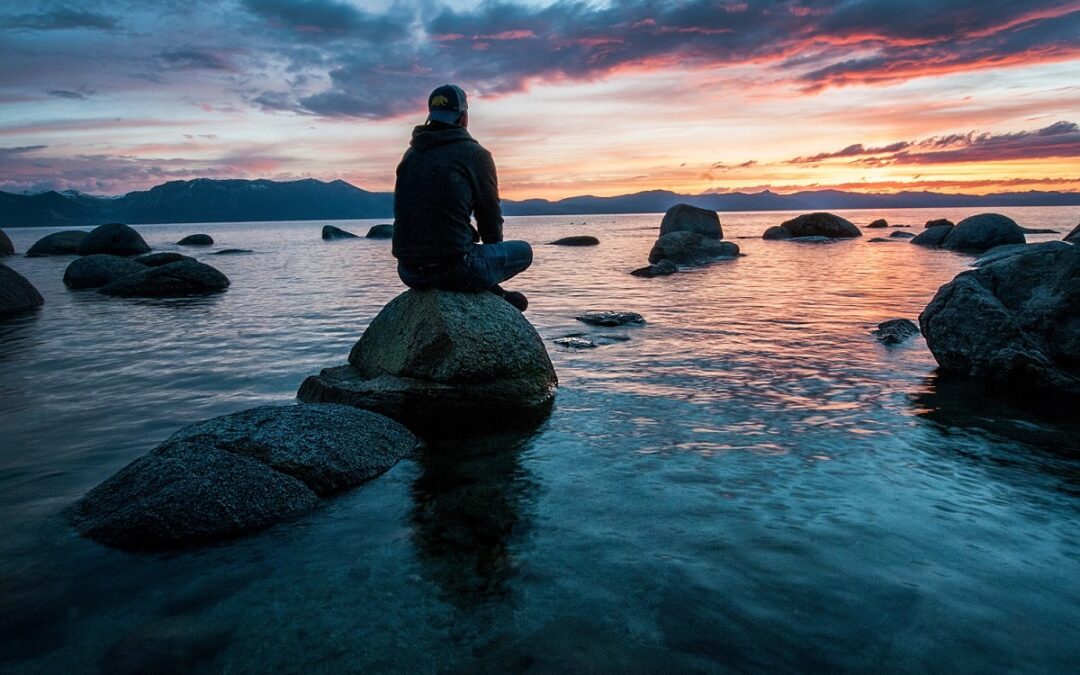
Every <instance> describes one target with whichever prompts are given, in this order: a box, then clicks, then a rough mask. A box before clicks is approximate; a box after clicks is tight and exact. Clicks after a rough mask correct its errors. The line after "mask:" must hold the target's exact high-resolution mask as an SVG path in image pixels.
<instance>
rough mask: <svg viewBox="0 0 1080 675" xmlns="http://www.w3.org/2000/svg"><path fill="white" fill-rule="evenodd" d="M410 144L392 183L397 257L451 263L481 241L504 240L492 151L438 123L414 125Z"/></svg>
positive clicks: (415, 262) (421, 262) (456, 128)
mask: <svg viewBox="0 0 1080 675" xmlns="http://www.w3.org/2000/svg"><path fill="white" fill-rule="evenodd" d="M409 145H410V147H409V149H408V150H406V151H405V156H404V157H403V158H402V159H401V164H399V165H398V168H397V184H396V185H395V186H394V248H393V252H394V257H396V258H397V259H398V260H400V261H401V262H402V263H404V264H406V265H414V266H415V265H427V264H432V263H439V262H447V263H451V262H454V261H458V260H461V259H462V257H464V255H465V252H466V251H468V250H469V248H471V246H472V245H473V244H474V243H476V242H477V241H480V240H483V242H484V243H485V244H494V243H496V242H500V241H502V224H503V218H502V209H501V208H500V207H499V184H498V179H497V178H496V176H495V162H494V161H493V160H492V158H491V153H490V152H488V151H487V150H485V149H484V148H483V147H482V146H481V145H480V144H479V143H477V142H476V139H474V138H473V137H472V136H470V135H469V132H468V131H466V130H465V129H464V128H462V127H459V126H456V125H447V124H439V123H429V124H426V125H424V126H419V127H416V128H415V129H414V130H413V135H412V142H411V143H410V144H409ZM473 213H475V214H476V225H477V227H476V228H473V226H472V223H471V222H470V220H469V216H470V215H471V214H473ZM477 229H479V232H477Z"/></svg>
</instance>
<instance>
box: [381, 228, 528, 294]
mask: <svg viewBox="0 0 1080 675" xmlns="http://www.w3.org/2000/svg"><path fill="white" fill-rule="evenodd" d="M532 259H533V253H532V246H530V245H529V242H527V241H502V242H499V243H498V244H473V247H472V250H470V251H469V252H468V253H466V254H465V257H464V258H463V259H462V260H461V262H459V263H452V264H449V265H447V264H438V265H425V266H420V267H413V266H408V267H406V266H405V265H403V264H401V263H398V276H399V277H401V280H402V281H403V282H404V283H405V285H406V286H408V287H409V288H415V289H416V290H418V291H423V290H427V289H429V288H442V289H444V290H447V291H467V292H470V293H479V292H481V291H486V290H490V289H491V288H493V287H495V286H497V285H499V284H500V283H502V282H503V281H506V280H507V279H510V278H511V277H514V276H516V275H518V274H520V273H522V272H524V271H525V270H526V269H528V267H529V265H531V264H532Z"/></svg>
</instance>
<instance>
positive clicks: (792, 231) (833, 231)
mask: <svg viewBox="0 0 1080 675" xmlns="http://www.w3.org/2000/svg"><path fill="white" fill-rule="evenodd" d="M780 227H781V228H782V229H784V230H787V234H788V235H790V236H791V237H792V238H796V237H828V238H830V239H847V238H851V237H861V236H862V231H861V230H859V228H857V227H855V225H854V224H853V223H852V222H851V221H849V220H847V219H844V218H841V217H840V216H838V215H836V214H833V213H825V212H822V211H819V212H817V213H804V214H803V215H801V216H797V217H795V218H792V219H791V220H787V221H784V222H782V223H780ZM766 235H769V236H766ZM762 238H763V239H786V238H787V237H784V236H782V235H780V234H779V233H778V232H776V231H775V229H774V228H769V229H768V230H766V231H765V234H763V235H762Z"/></svg>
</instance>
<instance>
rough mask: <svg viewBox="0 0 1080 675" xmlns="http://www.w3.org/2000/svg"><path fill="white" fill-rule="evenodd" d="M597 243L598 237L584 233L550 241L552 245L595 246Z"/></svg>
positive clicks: (598, 242)
mask: <svg viewBox="0 0 1080 675" xmlns="http://www.w3.org/2000/svg"><path fill="white" fill-rule="evenodd" d="M599 244H600V240H599V239H597V238H596V237H590V236H588V235H585V234H581V235H575V236H573V237H563V238H562V239H556V240H555V241H553V242H551V245H552V246H597V245H599Z"/></svg>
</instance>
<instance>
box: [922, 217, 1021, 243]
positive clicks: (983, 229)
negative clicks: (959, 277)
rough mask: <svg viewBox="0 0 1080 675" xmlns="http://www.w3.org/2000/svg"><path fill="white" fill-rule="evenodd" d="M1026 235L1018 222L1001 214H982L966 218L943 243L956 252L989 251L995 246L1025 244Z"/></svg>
mask: <svg viewBox="0 0 1080 675" xmlns="http://www.w3.org/2000/svg"><path fill="white" fill-rule="evenodd" d="M1024 241H1025V239H1024V233H1023V231H1022V230H1021V229H1020V226H1019V225H1017V224H1016V222H1015V221H1014V220H1013V219H1012V218H1009V217H1007V216H1003V215H1001V214H1000V213H980V214H979V215H977V216H971V217H970V218H964V219H963V220H961V221H960V222H959V223H957V224H956V227H954V228H952V230H950V231H949V234H948V235H947V236H946V237H945V239H944V240H943V241H942V242H941V247H942V248H947V249H952V250H954V251H988V250H990V249H992V248H994V247H995V246H1005V245H1007V244H1023V243H1024Z"/></svg>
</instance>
